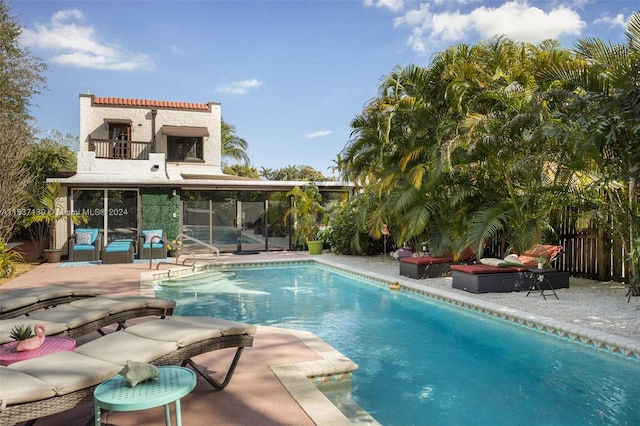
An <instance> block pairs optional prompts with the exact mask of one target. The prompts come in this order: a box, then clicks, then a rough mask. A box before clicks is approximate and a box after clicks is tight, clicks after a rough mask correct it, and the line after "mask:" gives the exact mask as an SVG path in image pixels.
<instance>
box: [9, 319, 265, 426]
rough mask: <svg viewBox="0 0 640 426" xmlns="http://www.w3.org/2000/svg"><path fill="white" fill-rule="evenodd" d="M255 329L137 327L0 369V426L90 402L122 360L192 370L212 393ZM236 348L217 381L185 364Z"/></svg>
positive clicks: (195, 322)
mask: <svg viewBox="0 0 640 426" xmlns="http://www.w3.org/2000/svg"><path fill="white" fill-rule="evenodd" d="M255 332H256V327H255V326H253V325H248V324H242V323H238V322H232V321H225V320H220V319H215V318H209V317H171V318H167V319H156V320H151V321H149V322H145V323H142V324H137V325H134V326H131V327H129V328H127V329H126V330H122V331H116V332H114V333H110V334H107V335H106V336H102V337H99V338H97V339H95V340H93V341H91V342H89V343H86V344H84V345H81V346H79V347H77V348H76V349H75V350H74V351H72V352H58V353H54V354H50V355H45V356H42V357H39V358H35V359H30V360H26V361H19V362H16V363H14V364H11V365H10V366H8V367H0V383H2V387H1V388H0V424H3V425H4V424H15V423H19V422H24V421H29V420H33V419H38V418H41V417H44V416H48V415H50V414H54V413H58V412H62V411H66V410H69V409H71V408H74V407H76V406H78V405H81V404H84V403H89V402H91V401H92V400H93V390H94V389H95V387H96V386H97V385H98V384H100V383H101V382H103V381H104V380H106V379H108V378H110V377H113V376H115V375H116V374H118V373H119V372H120V371H121V370H122V368H123V367H124V365H125V364H126V362H127V361H128V360H132V361H139V362H146V363H151V364H155V365H171V364H182V365H187V364H188V365H190V366H191V367H196V371H197V372H198V373H199V374H201V375H202V376H203V377H205V378H206V379H207V381H208V382H209V383H210V384H211V385H212V386H214V388H215V389H216V390H220V389H224V388H225V387H226V386H227V385H228V383H229V382H230V380H231V377H232V376H233V373H234V371H235V368H236V366H237V364H238V361H239V359H240V356H241V354H242V352H243V350H244V348H245V347H251V346H252V345H253V337H254V334H255ZM224 348H236V353H235V357H234V358H233V361H232V363H231V365H230V367H229V368H228V370H227V372H226V374H225V375H224V378H222V379H221V380H218V379H215V378H213V377H211V376H210V375H209V374H208V373H207V372H205V371H204V370H203V369H201V368H198V367H197V365H196V364H195V363H194V362H193V361H192V360H191V359H192V358H193V357H194V356H196V355H200V354H203V353H207V352H211V351H215V350H219V349H224Z"/></svg>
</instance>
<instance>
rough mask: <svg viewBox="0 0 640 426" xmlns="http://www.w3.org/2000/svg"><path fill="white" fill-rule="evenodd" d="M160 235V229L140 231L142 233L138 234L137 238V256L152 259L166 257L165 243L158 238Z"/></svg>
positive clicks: (161, 233) (161, 234)
mask: <svg viewBox="0 0 640 426" xmlns="http://www.w3.org/2000/svg"><path fill="white" fill-rule="evenodd" d="M162 236H163V232H162V229H152V230H148V231H142V235H140V238H139V240H140V242H139V247H140V252H139V253H138V257H139V258H140V259H149V257H151V258H153V259H166V258H167V245H166V244H165V243H164V241H162V240H161V239H160V238H162ZM156 237H157V238H156Z"/></svg>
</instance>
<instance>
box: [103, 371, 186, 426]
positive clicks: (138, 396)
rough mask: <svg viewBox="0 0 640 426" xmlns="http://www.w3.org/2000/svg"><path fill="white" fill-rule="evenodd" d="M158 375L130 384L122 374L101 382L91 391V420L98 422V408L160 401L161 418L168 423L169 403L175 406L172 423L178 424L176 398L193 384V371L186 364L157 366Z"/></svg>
mask: <svg viewBox="0 0 640 426" xmlns="http://www.w3.org/2000/svg"><path fill="white" fill-rule="evenodd" d="M158 370H160V377H158V378H157V379H152V380H148V381H146V382H142V383H139V384H137V385H136V386H135V387H130V386H129V382H128V381H127V379H125V378H124V377H122V376H115V377H112V378H110V379H109V380H106V381H104V382H102V383H101V384H100V385H98V387H97V388H96V389H95V390H94V391H93V400H94V408H95V424H96V426H99V425H100V417H101V410H102V409H104V410H112V411H137V410H146V409H148V408H154V407H159V406H161V405H164V419H165V423H166V425H167V426H171V414H170V412H169V404H171V403H172V402H174V403H175V406H176V425H177V426H181V425H182V415H181V412H180V398H182V397H183V396H185V395H187V394H188V393H189V392H191V391H192V390H193V388H195V387H196V374H195V373H194V372H193V370H190V369H189V368H186V367H177V366H162V367H158Z"/></svg>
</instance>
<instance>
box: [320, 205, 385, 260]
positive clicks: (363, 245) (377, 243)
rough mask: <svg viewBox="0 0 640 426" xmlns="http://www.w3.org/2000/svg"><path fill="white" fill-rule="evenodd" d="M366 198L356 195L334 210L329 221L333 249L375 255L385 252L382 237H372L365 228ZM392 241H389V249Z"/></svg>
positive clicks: (345, 252)
mask: <svg viewBox="0 0 640 426" xmlns="http://www.w3.org/2000/svg"><path fill="white" fill-rule="evenodd" d="M364 203H365V200H364V199H363V197H354V198H351V199H350V200H349V201H347V202H344V203H340V204H339V205H338V206H336V208H335V210H334V211H333V212H332V217H331V221H330V222H329V230H328V233H329V238H328V240H329V241H328V242H329V244H330V245H331V250H332V251H333V252H334V253H338V254H351V255H353V254H357V255H375V254H382V253H383V252H384V242H383V240H382V239H379V240H376V239H373V238H372V237H370V236H369V235H368V234H367V232H366V231H365V228H364V223H363V221H362V220H361V218H362V217H363V216H364V214H363V213H364V209H365V204H364ZM391 244H392V241H390V240H388V241H387V250H389V247H391Z"/></svg>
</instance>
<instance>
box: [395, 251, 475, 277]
mask: <svg viewBox="0 0 640 426" xmlns="http://www.w3.org/2000/svg"><path fill="white" fill-rule="evenodd" d="M473 259H475V254H474V253H473V250H471V249H470V248H468V249H466V250H465V251H464V252H463V253H462V254H461V255H460V256H459V257H458V258H456V257H455V256H454V255H453V254H450V255H448V256H438V257H436V256H429V255H423V256H417V257H413V256H410V257H402V258H400V259H398V260H399V261H400V262H399V263H400V275H403V276H405V277H409V278H413V279H416V280H420V279H424V278H436V277H444V276H447V275H449V267H450V266H451V265H452V264H454V263H457V262H461V263H469V262H471V261H472V260H473Z"/></svg>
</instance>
